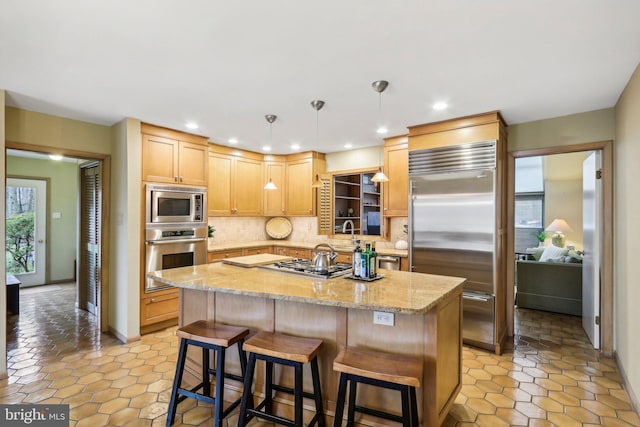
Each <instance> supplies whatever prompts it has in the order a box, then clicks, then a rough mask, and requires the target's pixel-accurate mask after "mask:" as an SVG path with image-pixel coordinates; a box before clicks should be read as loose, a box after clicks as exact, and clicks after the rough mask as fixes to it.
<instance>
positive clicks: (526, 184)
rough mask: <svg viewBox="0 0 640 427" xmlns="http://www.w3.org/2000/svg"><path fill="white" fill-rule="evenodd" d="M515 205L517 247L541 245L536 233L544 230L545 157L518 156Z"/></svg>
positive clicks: (522, 249)
mask: <svg viewBox="0 0 640 427" xmlns="http://www.w3.org/2000/svg"><path fill="white" fill-rule="evenodd" d="M515 189H516V197H515V209H514V225H515V242H514V246H515V250H516V252H524V251H525V250H526V249H527V248H531V247H536V246H538V239H537V237H536V235H537V234H538V233H539V232H541V231H543V230H544V178H543V173H542V157H525V158H521V159H516V182H515Z"/></svg>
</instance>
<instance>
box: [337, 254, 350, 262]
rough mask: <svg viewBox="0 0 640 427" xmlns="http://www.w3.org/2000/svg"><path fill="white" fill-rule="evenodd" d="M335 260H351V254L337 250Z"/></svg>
mask: <svg viewBox="0 0 640 427" xmlns="http://www.w3.org/2000/svg"><path fill="white" fill-rule="evenodd" d="M336 262H353V254H351V253H347V252H339V253H338V256H337V257H336Z"/></svg>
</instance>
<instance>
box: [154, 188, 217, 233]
mask: <svg viewBox="0 0 640 427" xmlns="http://www.w3.org/2000/svg"><path fill="white" fill-rule="evenodd" d="M145 206H146V212H145V217H146V223H147V228H149V227H152V226H154V225H157V224H181V223H182V224H184V223H189V224H192V225H205V224H206V220H207V189H206V188H200V187H170V186H163V185H154V184H147V187H146V203H145Z"/></svg>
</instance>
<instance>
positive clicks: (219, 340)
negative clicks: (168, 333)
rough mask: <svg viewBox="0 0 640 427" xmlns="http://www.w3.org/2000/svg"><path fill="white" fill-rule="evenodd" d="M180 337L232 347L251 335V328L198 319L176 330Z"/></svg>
mask: <svg viewBox="0 0 640 427" xmlns="http://www.w3.org/2000/svg"><path fill="white" fill-rule="evenodd" d="M176 335H177V336H179V337H180V338H185V339H188V340H194V341H200V342H206V343H208V344H212V345H217V346H220V347H231V346H232V345H234V344H235V343H236V342H238V341H240V340H241V339H242V338H244V337H246V336H247V335H249V329H247V328H243V327H241V326H232V325H222V324H217V323H216V322H214V321H213V320H197V321H195V322H193V323H190V324H188V325H186V326H183V327H182V328H179V329H178V330H177V331H176Z"/></svg>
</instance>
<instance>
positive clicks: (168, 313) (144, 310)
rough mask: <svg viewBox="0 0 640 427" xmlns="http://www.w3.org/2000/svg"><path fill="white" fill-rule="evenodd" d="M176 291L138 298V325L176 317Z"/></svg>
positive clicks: (177, 300)
mask: <svg viewBox="0 0 640 427" xmlns="http://www.w3.org/2000/svg"><path fill="white" fill-rule="evenodd" d="M179 299H180V297H179V296H178V291H177V290H176V292H175V293H172V294H165V295H159V296H157V297H148V298H143V299H141V300H140V326H147V325H151V324H153V323H157V322H162V321H164V320H170V319H177V318H178V303H179Z"/></svg>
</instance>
